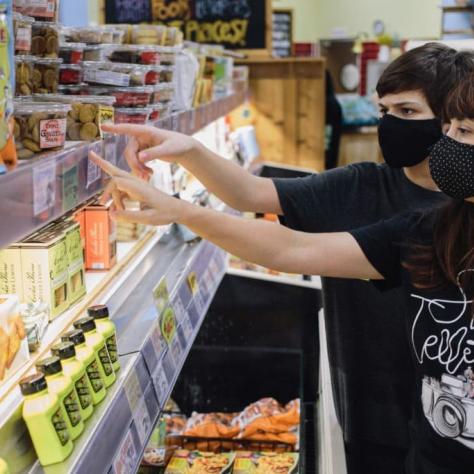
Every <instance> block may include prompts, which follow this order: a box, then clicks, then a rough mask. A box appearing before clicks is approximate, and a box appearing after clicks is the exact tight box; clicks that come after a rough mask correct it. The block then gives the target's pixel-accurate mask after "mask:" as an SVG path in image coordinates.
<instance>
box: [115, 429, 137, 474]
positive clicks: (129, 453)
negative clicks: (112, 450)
mask: <svg viewBox="0 0 474 474" xmlns="http://www.w3.org/2000/svg"><path fill="white" fill-rule="evenodd" d="M137 459H138V453H137V450H136V448H135V444H134V443H133V437H132V432H131V431H130V430H129V431H128V433H127V436H125V439H124V440H123V442H122V444H121V445H120V450H119V453H118V455H117V457H116V458H115V461H114V472H115V473H116V474H131V473H133V472H135V467H136V464H137Z"/></svg>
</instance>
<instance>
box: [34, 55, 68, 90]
mask: <svg viewBox="0 0 474 474" xmlns="http://www.w3.org/2000/svg"><path fill="white" fill-rule="evenodd" d="M62 62H63V61H62V59H46V58H43V59H35V61H34V63H33V78H32V82H33V92H34V93H35V94H36V93H37V94H46V93H56V92H57V91H58V83H59V66H60V65H61V64H62Z"/></svg>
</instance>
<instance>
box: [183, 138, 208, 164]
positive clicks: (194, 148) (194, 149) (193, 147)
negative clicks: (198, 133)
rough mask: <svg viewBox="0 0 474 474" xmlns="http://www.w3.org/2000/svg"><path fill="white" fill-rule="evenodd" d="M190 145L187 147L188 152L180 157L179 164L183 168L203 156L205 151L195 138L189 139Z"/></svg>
mask: <svg viewBox="0 0 474 474" xmlns="http://www.w3.org/2000/svg"><path fill="white" fill-rule="evenodd" d="M187 138H188V143H187V146H186V151H185V152H184V153H183V154H182V155H181V156H180V157H179V159H178V161H177V162H178V163H179V164H180V165H182V166H185V165H186V164H187V163H188V162H189V161H191V160H196V158H199V157H200V156H202V154H203V151H204V146H203V145H202V143H201V142H199V141H198V140H196V139H195V138H193V137H187Z"/></svg>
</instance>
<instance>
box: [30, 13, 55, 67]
mask: <svg viewBox="0 0 474 474" xmlns="http://www.w3.org/2000/svg"><path fill="white" fill-rule="evenodd" d="M31 54H33V55H34V56H39V57H42V58H57V57H58V55H59V25H58V24H57V23H50V22H47V21H35V22H34V23H33V25H32V37H31Z"/></svg>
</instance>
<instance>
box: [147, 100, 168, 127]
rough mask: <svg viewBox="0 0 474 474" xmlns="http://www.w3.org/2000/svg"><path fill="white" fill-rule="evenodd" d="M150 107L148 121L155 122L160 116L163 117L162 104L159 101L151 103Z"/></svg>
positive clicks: (163, 108)
mask: <svg viewBox="0 0 474 474" xmlns="http://www.w3.org/2000/svg"><path fill="white" fill-rule="evenodd" d="M150 109H151V112H150V117H149V118H148V120H150V122H156V121H157V120H159V119H160V118H163V115H164V114H163V112H164V110H165V106H164V104H161V103H158V104H151V105H150Z"/></svg>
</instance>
